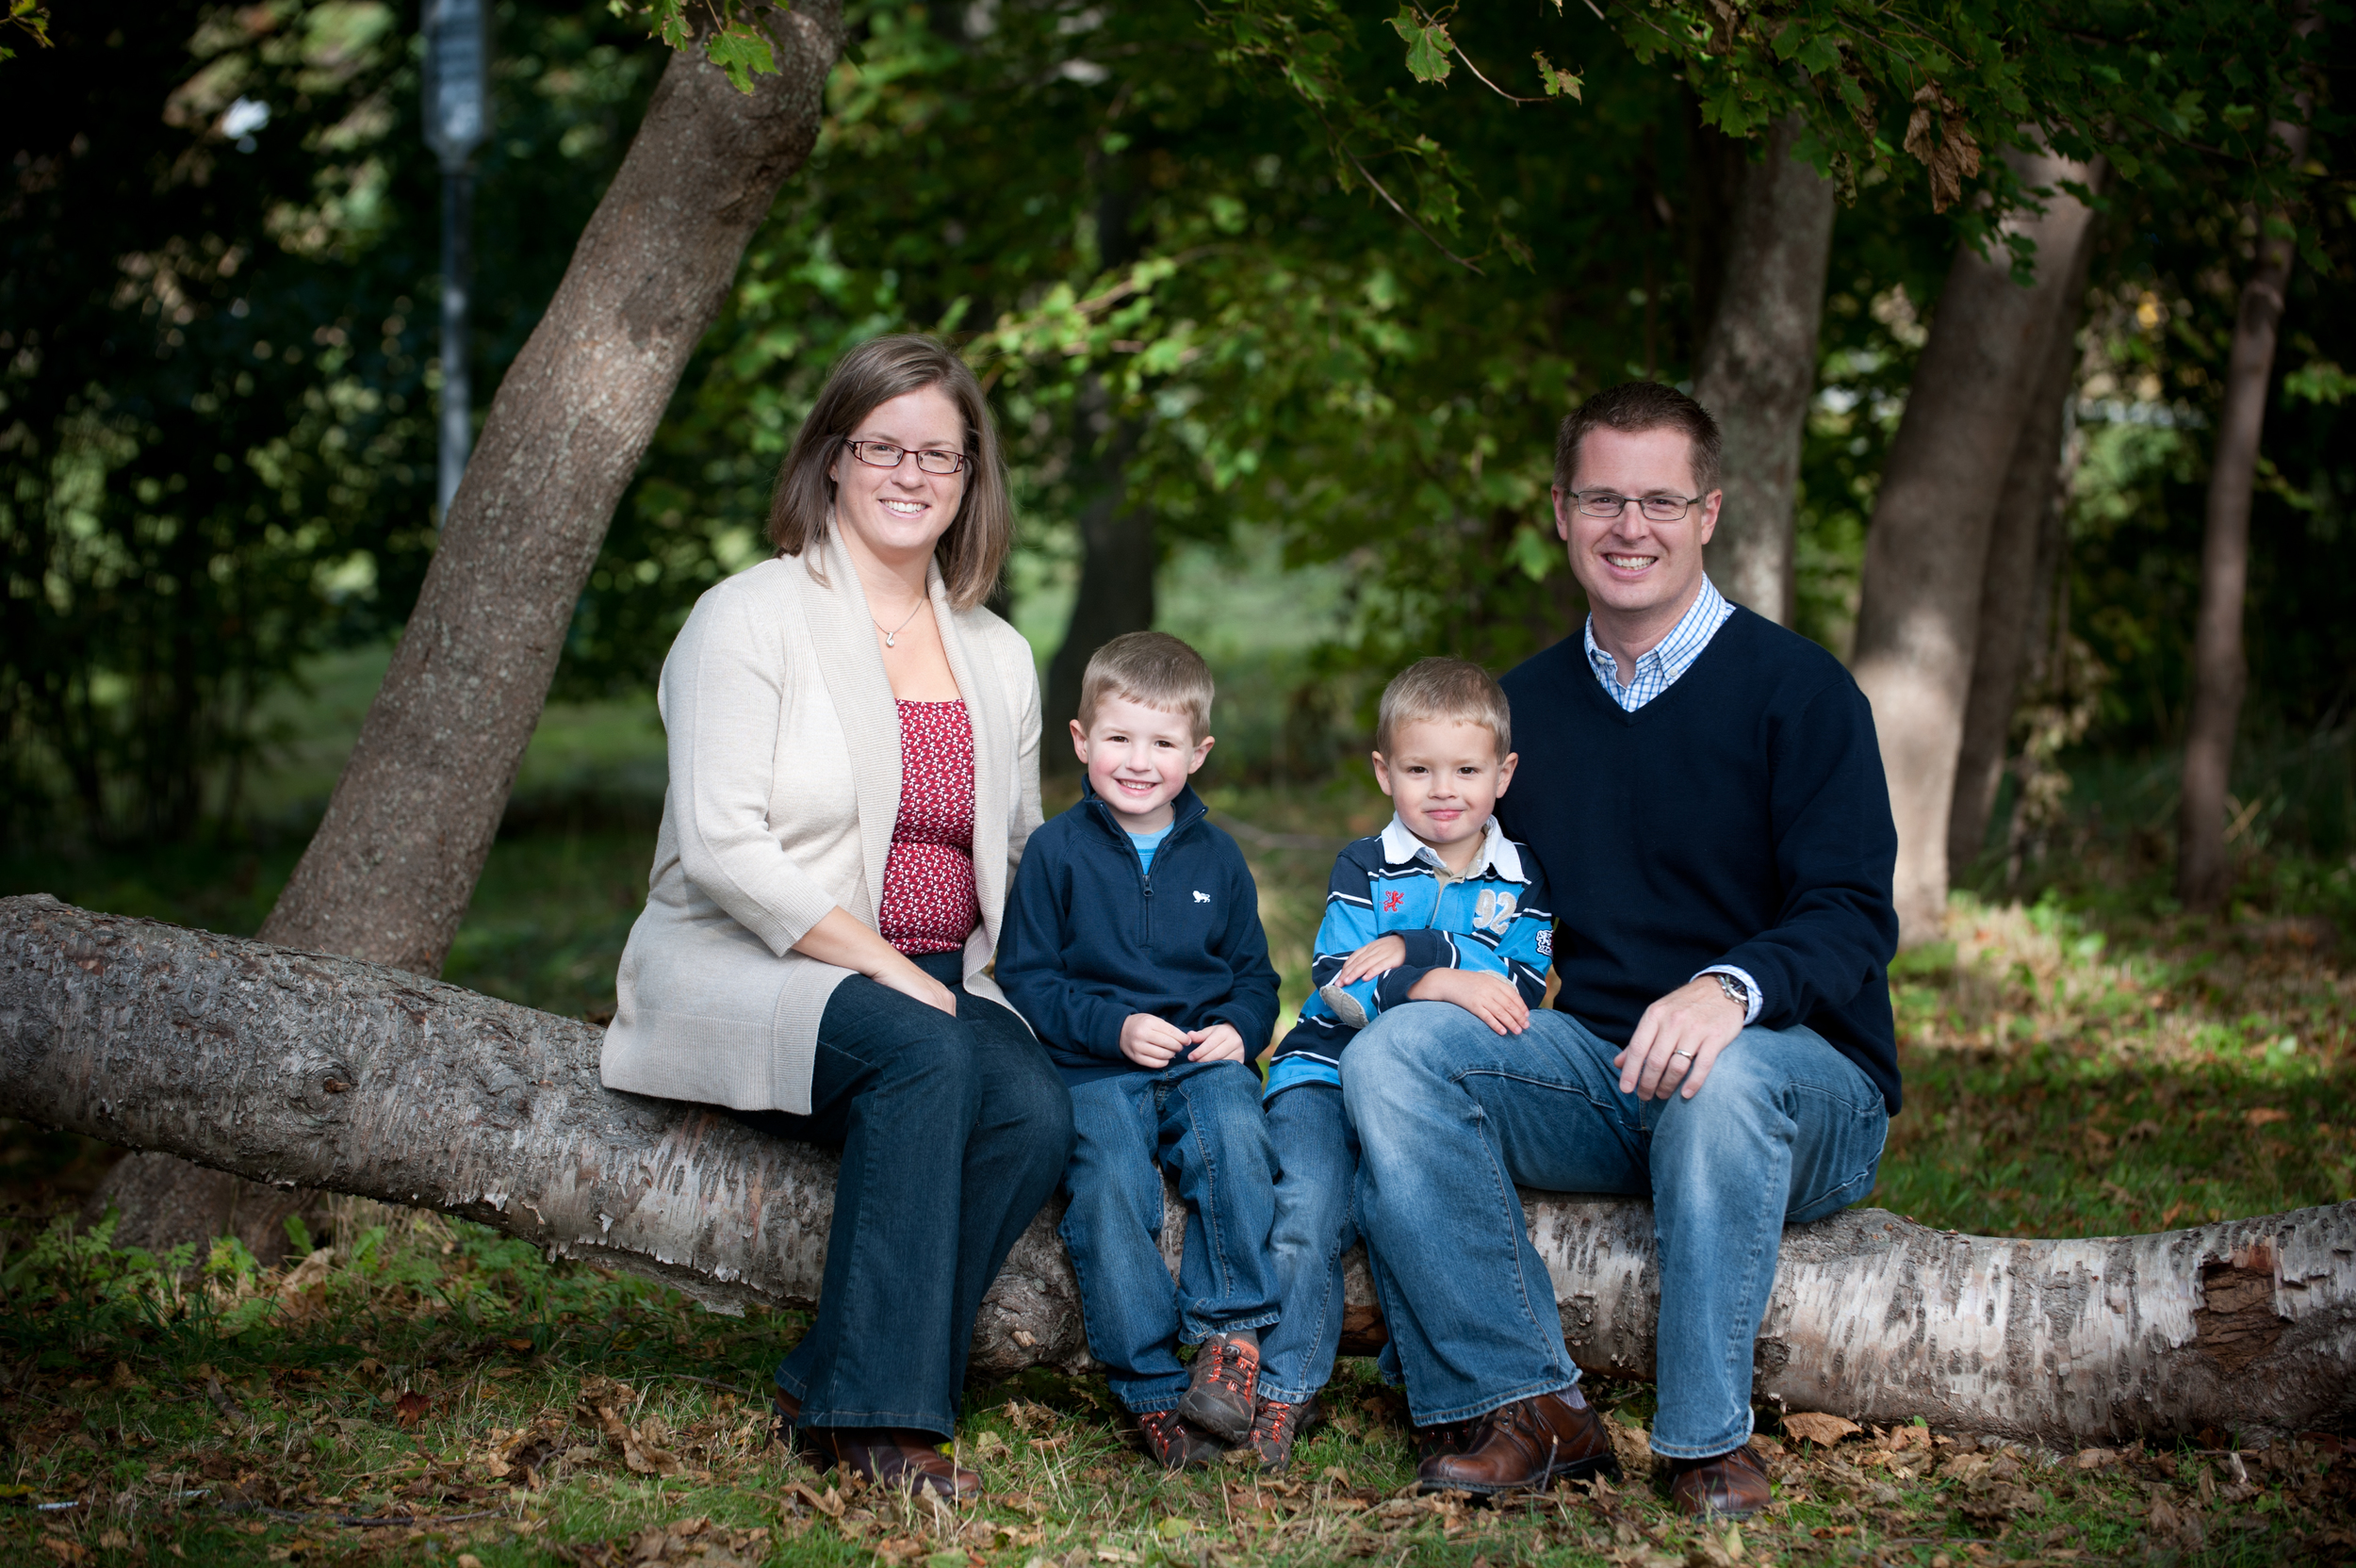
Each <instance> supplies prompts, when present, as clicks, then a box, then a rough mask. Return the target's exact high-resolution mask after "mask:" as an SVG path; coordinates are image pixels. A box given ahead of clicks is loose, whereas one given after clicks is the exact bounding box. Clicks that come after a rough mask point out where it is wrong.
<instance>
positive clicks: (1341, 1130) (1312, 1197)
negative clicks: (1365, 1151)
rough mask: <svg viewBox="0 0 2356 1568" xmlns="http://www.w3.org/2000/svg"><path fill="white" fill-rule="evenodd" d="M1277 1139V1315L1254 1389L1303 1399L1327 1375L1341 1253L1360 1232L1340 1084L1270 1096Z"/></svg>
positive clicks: (1272, 1133) (1338, 1320)
mask: <svg viewBox="0 0 2356 1568" xmlns="http://www.w3.org/2000/svg"><path fill="white" fill-rule="evenodd" d="M1268 1138H1269V1141H1270V1142H1272V1143H1273V1144H1274V1145H1275V1146H1276V1163H1277V1167H1278V1173H1277V1177H1276V1226H1275V1231H1274V1233H1273V1234H1272V1236H1271V1237H1270V1241H1269V1245H1270V1250H1272V1251H1273V1253H1274V1254H1275V1263H1276V1278H1277V1283H1278V1285H1279V1286H1280V1287H1281V1289H1282V1290H1283V1292H1284V1297H1283V1299H1284V1307H1283V1319H1282V1320H1281V1321H1280V1322H1279V1323H1278V1324H1277V1325H1276V1327H1275V1328H1274V1329H1273V1330H1272V1331H1269V1332H1268V1333H1266V1334H1263V1335H1262V1336H1261V1337H1260V1393H1261V1394H1262V1395H1263V1396H1264V1397H1268V1398H1270V1399H1282V1400H1284V1402H1285V1403H1286V1404H1288V1405H1298V1404H1305V1403H1306V1402H1307V1401H1308V1400H1309V1398H1310V1397H1312V1396H1313V1395H1315V1394H1316V1393H1317V1390H1318V1389H1320V1388H1323V1387H1324V1386H1325V1383H1326V1380H1327V1379H1329V1378H1331V1377H1332V1376H1333V1356H1334V1353H1335V1352H1336V1351H1337V1350H1339V1349H1340V1348H1341V1343H1342V1254H1343V1253H1344V1252H1347V1251H1349V1250H1350V1243H1352V1242H1354V1241H1356V1240H1357V1239H1358V1227H1357V1225H1356V1223H1355V1222H1354V1221H1353V1220H1352V1218H1351V1217H1350V1190H1351V1188H1352V1186H1353V1185H1354V1184H1356V1182H1357V1177H1358V1146H1357V1140H1356V1139H1355V1138H1353V1137H1351V1136H1350V1123H1349V1120H1348V1119H1347V1118H1345V1117H1344V1116H1343V1114H1342V1091H1341V1090H1339V1089H1337V1088H1334V1087H1333V1086H1331V1085H1327V1084H1302V1085H1301V1086H1299V1087H1297V1088H1289V1089H1286V1090H1285V1091H1284V1093H1282V1094H1280V1095H1278V1096H1277V1097H1276V1098H1275V1099H1273V1100H1271V1101H1269V1102H1268Z"/></svg>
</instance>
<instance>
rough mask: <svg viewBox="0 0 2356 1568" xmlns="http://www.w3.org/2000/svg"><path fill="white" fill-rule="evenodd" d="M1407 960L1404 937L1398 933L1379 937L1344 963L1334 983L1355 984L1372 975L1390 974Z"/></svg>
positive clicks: (1342, 984) (1334, 977)
mask: <svg viewBox="0 0 2356 1568" xmlns="http://www.w3.org/2000/svg"><path fill="white" fill-rule="evenodd" d="M1406 961H1407V942H1406V939H1404V938H1402V937H1399V936H1398V935H1397V934H1393V935H1391V936H1388V937H1377V938H1375V939H1374V940H1372V941H1370V942H1368V943H1367V944H1366V946H1364V947H1362V948H1360V949H1359V950H1358V951H1357V952H1355V953H1353V954H1351V955H1350V958H1349V961H1348V962H1346V963H1344V964H1343V965H1342V970H1341V972H1340V973H1339V974H1336V975H1335V976H1333V981H1332V984H1333V985H1336V986H1354V985H1356V984H1357V983H1358V982H1359V981H1361V980H1364V979H1366V978H1367V977H1368V976H1370V975H1376V974H1388V973H1389V972H1391V971H1393V970H1395V969H1397V968H1399V965H1401V964H1403V963H1405V962H1406Z"/></svg>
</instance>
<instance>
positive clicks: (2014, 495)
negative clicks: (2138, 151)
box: [1947, 166, 2102, 875]
mask: <svg viewBox="0 0 2356 1568" xmlns="http://www.w3.org/2000/svg"><path fill="white" fill-rule="evenodd" d="M2095 172H2096V174H2097V175H2098V176H2099V175H2100V173H2101V172H2102V171H2101V168H2100V166H2097V169H2096V171H2095ZM2097 228H2098V225H2097V224H2094V223H2088V224H2086V227H2085V229H2083V230H2082V231H2081V232H2080V234H2079V236H2078V243H2077V245H2076V247H2075V248H2074V250H2073V252H2072V253H2071V254H2070V256H2069V257H2068V258H2067V260H2068V266H2069V276H2068V280H2067V281H2066V282H2065V283H2064V285H2063V286H2062V290H2061V297H2060V299H2059V300H2058V301H2057V302H2056V303H2057V305H2058V308H2057V310H2056V311H2055V314H2054V318H2053V333H2052V335H2051V336H2050V337H2049V338H2048V340H2047V347H2046V351H2045V365H2044V368H2042V369H2041V370H2040V371H2039V372H2038V374H2037V389H2036V391H2035V392H2034V393H2033V394H2032V395H2031V397H2030V399H2029V407H2028V412H2027V413H2026V415H2025V416H2023V417H2022V419H2021V431H2020V433H2019V435H2018V436H2016V437H2015V439H2014V441H2013V444H2012V462H2011V464H2010V465H2009V466H2007V467H2006V469H2005V472H2004V489H2003V491H2002V492H2001V493H2000V494H1999V495H1998V497H1997V500H1996V515H1995V518H1994V519H1993V520H1992V521H1991V522H1990V524H1989V526H1988V571H1987V575H1986V577H1985V578H1984V579H1983V580H1982V581H1981V584H1980V629H1979V634H1978V636H1977V637H1976V638H1975V639H1974V641H1973V646H1974V648H1975V649H1976V654H1975V656H1974V658H1973V659H1972V689H1971V694H1970V696H1969V697H1968V698H1967V699H1966V701H1965V703H1964V711H1963V743H1962V746H1961V747H1960V748H1959V750H1958V752H1957V755H1956V760H1955V801H1954V804H1953V805H1952V806H1951V807H1950V808H1949V810H1948V816H1947V869H1948V872H1949V874H1951V875H1952V874H1954V873H1955V871H1957V870H1959V869H1961V868H1962V867H1965V866H1968V865H1970V864H1971V863H1972V861H1973V860H1975V859H1977V858H1979V854H1980V847H1981V845H1982V844H1983V843H1984V842H1985V841H1986V840H1987V838H1988V815H1989V813H1991V812H1992V811H1994V810H1995V809H1996V792H1997V788H1998V786H1999V785H2001V784H2002V783H2003V782H2004V751H2005V746H2006V743H2008V742H2009V741H2010V740H2011V737H2012V715H2013V701H2014V698H2015V696H2016V695H2017V694H2018V693H2019V691H2020V688H2021V668H2022V666H2023V665H2024V664H2026V663H2027V662H2028V658H2029V648H2030V645H2031V642H2032V640H2033V639H2034V638H2035V637H2036V636H2037V634H2038V633H2039V631H2041V630H2042V623H2043V620H2044V617H2043V616H2042V615H2040V614H2039V613H2037V611H2038V608H2039V601H2040V599H2041V597H2042V595H2041V594H2040V592H2039V590H2040V587H2041V586H2043V587H2046V588H2050V586H2051V580H2050V579H2049V578H2046V577H2045V576H2043V574H2044V573H2045V572H2046V571H2048V570H2049V563H2051V565H2052V566H2053V567H2058V565H2059V560H2060V558H2059V553H2058V552H2057V551H2053V550H2050V549H2049V546H2050V545H2051V544H2053V543H2057V542H2058V535H2059V532H2060V531H2059V530H2058V529H2057V528H2056V527H2055V526H2054V525H2055V523H2056V521H2057V520H2058V518H2059V516H2060V514H2061V512H2062V510H2063V508H2064V506H2065V505H2066V503H2067V498H2068V488H2069V477H2070V475H2069V470H2070V465H2071V461H2072V460H2071V457H2070V453H2069V451H2068V444H2069V443H2068V435H2069V425H2070V419H2069V403H2070V396H2071V394H2072V393H2073V392H2074V391H2075V390H2076V387H2077V384H2078V335H2077V326H2078V318H2079V314H2080V311H2081V309H2082V307H2083V305H2084V302H2085V300H2086V273H2087V271H2088V270H2089V268H2090V267H2091V266H2092V264H2093V260H2094V238H2095V234H2096V232H2097Z"/></svg>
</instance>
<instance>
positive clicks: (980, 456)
mask: <svg viewBox="0 0 2356 1568" xmlns="http://www.w3.org/2000/svg"><path fill="white" fill-rule="evenodd" d="M927 386H937V387H939V388H941V391H942V392H944V393H946V394H947V395H948V398H949V400H950V401H951V402H953V403H955V404H957V412H958V413H959V414H960V415H962V416H964V418H965V461H966V471H965V496H964V499H963V500H962V502H961V503H960V504H959V505H958V507H957V520H956V521H955V522H953V523H951V524H950V525H949V531H947V532H946V533H943V534H942V535H941V541H940V543H939V544H937V545H935V546H934V547H933V558H934V559H935V560H936V561H938V562H939V563H940V564H941V580H942V582H943V583H944V584H945V585H946V587H947V588H948V591H949V602H950V604H952V605H953V606H955V607H956V608H957V609H959V610H971V609H973V607H974V606H975V605H977V604H979V603H981V602H982V601H983V600H984V599H987V598H989V597H990V592H991V590H993V589H995V588H996V587H997V586H998V574H999V572H1000V571H1001V570H1002V569H1003V568H1004V567H1005V566H1006V555H1007V552H1008V551H1010V550H1012V549H1013V548H1014V508H1013V507H1012V506H1011V505H1009V504H1008V502H1007V500H1006V464H1005V461H1004V460H1003V459H1002V458H1001V457H1000V456H999V452H998V427H997V426H996V425H995V424H994V423H992V422H991V420H990V403H989V401H988V400H986V399H985V398H984V397H983V396H982V386H981V383H979V382H977V381H975V380H974V379H973V371H972V370H971V369H969V368H967V367H966V363H965V361H964V360H962V359H959V358H958V357H957V352H956V351H954V350H952V349H951V348H950V347H949V346H948V345H947V344H945V343H943V342H941V340H940V339H939V338H936V337H925V336H922V335H917V334H914V333H898V334H894V335H891V336H888V337H871V338H869V339H868V340H867V341H866V342H864V343H861V344H860V345H859V347H858V348H856V349H853V350H852V351H850V352H849V353H846V354H844V355H843V358H842V359H841V360H840V361H838V362H837V363H836V365H835V368H834V373H833V374H832V375H829V376H828V377H827V378H826V389H825V390H824V391H822V392H820V393H819V394H818V402H817V404H816V406H815V407H813V408H811V409H810V417H809V418H807V419H805V420H803V421H802V429H801V433H799V434H797V435H796V436H794V446H793V449H792V450H790V451H788V452H787V453H786V454H785V463H784V465H783V466H780V467H779V468H778V469H777V491H776V493H775V494H774V495H773V496H772V497H771V498H770V501H769V540H770V543H772V544H774V545H776V546H777V551H778V553H779V554H781V555H799V554H801V553H802V552H803V551H804V550H805V549H808V548H810V547H811V546H813V545H817V544H820V543H823V542H824V541H825V539H826V527H827V519H828V518H829V517H831V516H832V515H833V513H834V481H833V480H831V479H829V478H827V477H826V469H827V468H828V467H829V466H832V464H833V462H834V459H835V455H836V454H837V453H838V452H840V451H841V450H842V449H843V440H844V439H845V438H846V437H847V436H849V435H850V433H852V432H853V431H855V430H857V429H858V428H859V421H860V420H862V419H864V418H866V417H867V416H868V415H870V414H872V413H874V412H875V410H876V409H877V408H879V407H881V406H882V405H883V404H885V403H888V402H890V401H891V400H892V399H894V398H897V397H902V396H904V395H906V394H908V393H910V392H917V391H922V390H923V389H924V388H925V387H927Z"/></svg>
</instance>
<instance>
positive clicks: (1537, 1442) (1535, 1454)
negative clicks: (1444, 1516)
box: [1415, 1391, 1620, 1497]
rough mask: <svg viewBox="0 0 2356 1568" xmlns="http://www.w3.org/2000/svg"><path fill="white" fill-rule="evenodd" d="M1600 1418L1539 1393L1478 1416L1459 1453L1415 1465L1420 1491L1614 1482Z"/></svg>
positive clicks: (1615, 1464) (1485, 1492) (1484, 1492)
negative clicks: (1595, 1479)
mask: <svg viewBox="0 0 2356 1568" xmlns="http://www.w3.org/2000/svg"><path fill="white" fill-rule="evenodd" d="M1619 1474H1620V1462H1619V1461H1618V1460H1617V1459H1615V1458H1614V1457H1613V1456H1612V1438H1611V1434H1609V1433H1608V1432H1606V1431H1605V1430H1604V1429H1603V1417H1601V1416H1599V1415H1597V1414H1596V1413H1595V1411H1594V1409H1593V1408H1591V1407H1590V1406H1588V1405H1587V1404H1586V1403H1585V1402H1584V1401H1582V1402H1580V1403H1579V1404H1576V1405H1575V1404H1573V1403H1571V1399H1570V1397H1568V1391H1565V1393H1564V1394H1540V1395H1537V1396H1535V1397H1531V1398H1528V1399H1516V1400H1514V1401H1513V1403H1512V1404H1510V1405H1501V1406H1499V1407H1498V1408H1497V1409H1496V1410H1493V1411H1491V1412H1490V1413H1488V1414H1487V1415H1484V1416H1482V1417H1481V1424H1480V1429H1479V1430H1477V1431H1476V1432H1475V1433H1474V1435H1473V1440H1472V1442H1471V1443H1470V1444H1469V1445H1467V1446H1465V1448H1464V1450H1463V1451H1462V1452H1460V1453H1454V1454H1436V1455H1434V1456H1432V1458H1431V1459H1428V1460H1425V1461H1424V1462H1422V1463H1421V1464H1418V1465H1417V1466H1415V1489H1416V1490H1417V1491H1418V1492H1469V1493H1471V1494H1472V1495H1475V1496H1477V1497H1487V1496H1494V1495H1497V1494H1498V1493H1501V1492H1524V1491H1530V1492H1543V1491H1545V1490H1546V1488H1547V1487H1549V1486H1551V1485H1553V1484H1554V1483H1555V1482H1556V1481H1559V1480H1573V1481H1575V1480H1583V1479H1585V1478H1587V1477H1589V1476H1597V1475H1602V1476H1610V1477H1612V1478H1613V1479H1615V1480H1616V1479H1617V1478H1619Z"/></svg>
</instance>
